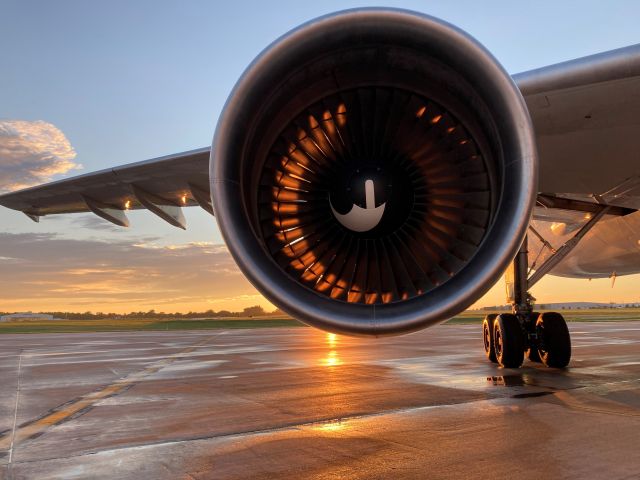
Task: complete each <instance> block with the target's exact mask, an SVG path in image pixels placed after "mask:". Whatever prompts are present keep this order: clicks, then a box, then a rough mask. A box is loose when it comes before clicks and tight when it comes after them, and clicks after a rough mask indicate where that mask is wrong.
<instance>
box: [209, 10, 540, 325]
mask: <svg viewBox="0 0 640 480" xmlns="http://www.w3.org/2000/svg"><path fill="white" fill-rule="evenodd" d="M213 143H214V146H215V148H212V157H211V172H210V178H211V191H212V199H213V205H214V210H215V215H216V218H217V220H218V224H219V226H220V230H221V232H222V235H223V237H224V239H225V241H226V243H227V246H228V248H229V250H230V252H231V254H232V255H233V257H234V258H235V260H236V262H237V263H238V265H239V267H240V268H241V270H242V271H243V272H244V274H245V275H246V276H247V277H248V278H249V280H250V281H251V282H252V283H253V285H255V287H256V288H257V289H258V290H259V291H260V292H261V293H262V294H263V295H264V296H265V297H266V298H268V299H269V300H270V301H271V302H272V303H274V304H275V305H277V306H278V307H280V308H282V309H283V310H284V311H286V312H288V313H290V314H291V315H292V316H294V317H296V318H298V319H300V320H302V321H304V322H306V323H308V324H311V325H313V326H316V327H319V328H322V329H326V330H329V331H334V332H339V333H349V334H370V335H383V334H397V333H403V332H409V331H414V330H417V329H420V328H424V327H427V326H429V325H432V324H435V323H438V322H440V321H443V320H446V319H447V318H449V317H450V316H452V315H455V314H456V313H459V312H460V311H462V310H464V309H465V308H467V307H468V306H469V305H470V304H472V303H473V302H474V301H475V300H477V299H478V298H479V297H480V296H481V295H482V294H484V293H485V292H486V291H487V290H488V289H489V288H490V287H491V285H493V283H494V282H495V281H496V280H497V279H498V278H499V276H500V275H501V273H502V272H503V271H504V269H505V268H506V266H507V265H508V263H509V261H510V260H511V259H512V258H513V257H514V255H515V253H516V251H517V249H518V247H519V245H520V243H521V241H522V238H523V236H524V234H525V232H526V228H527V225H528V222H529V218H530V214H531V210H532V208H533V204H534V199H535V194H536V186H537V185H536V182H537V157H536V149H535V143H534V137H533V130H532V126H531V122H530V118H529V114H528V111H527V108H526V105H525V103H524V101H523V99H522V96H521V94H520V92H519V90H518V89H517V87H516V86H515V85H514V83H513V81H512V79H511V77H510V76H509V75H508V74H507V73H506V72H505V71H504V69H503V68H502V67H501V66H500V65H499V63H498V62H497V61H496V60H495V59H494V58H493V57H492V56H491V55H490V54H489V53H488V52H487V51H486V50H485V49H484V48H483V47H482V46H481V45H479V44H478V43H477V42H476V41H475V40H474V39H472V38H471V37H469V36H468V35H467V34H465V33H464V32H462V31H460V30H459V29H457V28H455V27H453V26H451V25H449V24H447V23H444V22H442V21H440V20H437V19H434V18H432V17H429V16H426V15H422V14H417V13H413V12H408V11H404V10H389V9H364V10H350V11H345V12H340V13H337V14H333V15H329V16H325V17H321V18H318V19H316V20H312V21H310V22H309V23H307V24H304V25H302V26H300V27H299V28H297V29H295V30H293V31H292V32H290V33H288V34H286V35H284V36H283V37H281V38H280V39H278V40H277V41H275V42H274V43H273V44H272V45H270V46H269V47H268V48H267V49H266V50H264V51H263V52H262V53H261V54H260V55H259V56H258V57H257V58H256V59H255V60H254V62H253V63H252V64H251V65H250V66H249V67H248V68H247V70H246V71H245V73H244V74H243V75H242V77H241V78H240V80H239V81H238V83H237V84H236V86H235V88H234V89H233V91H232V93H231V95H230V97H229V99H228V100H227V103H226V105H225V108H224V111H223V113H222V116H221V118H220V121H219V123H218V126H217V129H216V133H215V136H214V141H213Z"/></svg>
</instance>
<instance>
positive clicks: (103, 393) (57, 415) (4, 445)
mask: <svg viewBox="0 0 640 480" xmlns="http://www.w3.org/2000/svg"><path fill="white" fill-rule="evenodd" d="M217 335H220V333H217V334H216V335H213V336H211V337H207V338H205V339H204V340H202V341H201V342H198V343H196V344H195V345H192V346H190V347H188V348H186V349H184V350H181V351H180V352H177V353H174V354H173V355H170V356H168V357H167V358H163V359H162V360H158V361H157V362H155V363H152V364H151V365H149V366H148V367H147V368H145V369H144V370H142V371H140V372H136V373H132V374H131V375H127V376H126V377H124V378H121V379H119V380H117V381H116V382H114V383H112V384H111V385H108V386H107V387H105V388H103V389H102V390H99V391H97V392H91V393H88V394H86V395H83V396H82V397H80V398H78V399H77V400H75V401H73V402H72V403H69V404H63V405H60V406H59V407H57V408H56V409H54V410H53V411H52V412H51V413H49V414H48V415H45V416H44V417H42V418H40V419H38V420H36V421H34V422H32V423H28V424H26V425H25V424H23V426H21V427H20V428H18V429H17V430H16V431H15V435H14V437H13V445H14V447H15V445H17V444H19V443H20V442H22V441H25V440H28V439H29V438H32V437H33V436H35V435H39V434H42V433H44V432H45V431H46V430H48V429H49V428H50V427H52V426H53V425H56V424H58V423H61V422H62V421H64V420H66V419H68V418H69V417H72V416H73V415H75V414H77V413H78V412H81V411H82V410H84V409H85V408H89V407H91V406H92V405H94V404H95V403H97V402H98V401H99V400H102V399H105V398H107V397H111V396H114V395H117V394H118V393H120V392H122V391H123V390H124V389H125V388H127V387H129V386H131V385H133V384H135V383H137V382H139V381H140V380H142V379H143V378H144V377H147V376H149V375H152V374H154V373H156V372H158V371H159V370H160V369H162V368H164V367H166V366H167V365H169V364H171V363H173V362H174V361H176V360H177V359H179V358H180V357H181V356H183V355H185V354H187V353H190V352H193V351H194V350H195V349H196V348H198V347H201V346H202V345H204V344H206V343H207V342H208V341H209V340H211V339H213V337H216V336H217ZM10 433H11V432H8V433H7V434H5V435H2V436H0V452H1V451H3V450H8V449H9V448H10V446H11V435H10Z"/></svg>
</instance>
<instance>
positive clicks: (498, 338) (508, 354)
mask: <svg viewBox="0 0 640 480" xmlns="http://www.w3.org/2000/svg"><path fill="white" fill-rule="evenodd" d="M493 345H494V348H495V352H496V360H497V361H498V363H499V364H500V365H501V366H503V367H505V368H518V367H519V366H520V365H522V360H523V359H524V337H523V335H522V327H521V326H520V320H518V317H517V316H516V315H514V314H511V313H503V314H501V315H498V316H497V317H496V319H495V320H494V323H493Z"/></svg>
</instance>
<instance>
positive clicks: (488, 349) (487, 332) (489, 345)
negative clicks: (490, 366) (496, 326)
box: [482, 313, 498, 363]
mask: <svg viewBox="0 0 640 480" xmlns="http://www.w3.org/2000/svg"><path fill="white" fill-rule="evenodd" d="M497 316H498V314H497V313H490V314H489V315H487V316H486V317H484V320H483V321H482V340H483V342H484V354H485V355H486V356H487V359H488V360H489V361H490V362H493V363H498V360H496V350H495V347H494V345H493V322H494V320H495V319H496V317H497Z"/></svg>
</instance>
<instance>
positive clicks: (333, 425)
mask: <svg viewBox="0 0 640 480" xmlns="http://www.w3.org/2000/svg"><path fill="white" fill-rule="evenodd" d="M346 426H347V422H343V421H342V420H341V419H337V420H332V421H330V422H327V423H323V424H322V425H320V426H318V427H316V428H317V429H318V430H321V431H323V432H337V431H339V430H342V429H344V428H345V427H346Z"/></svg>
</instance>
